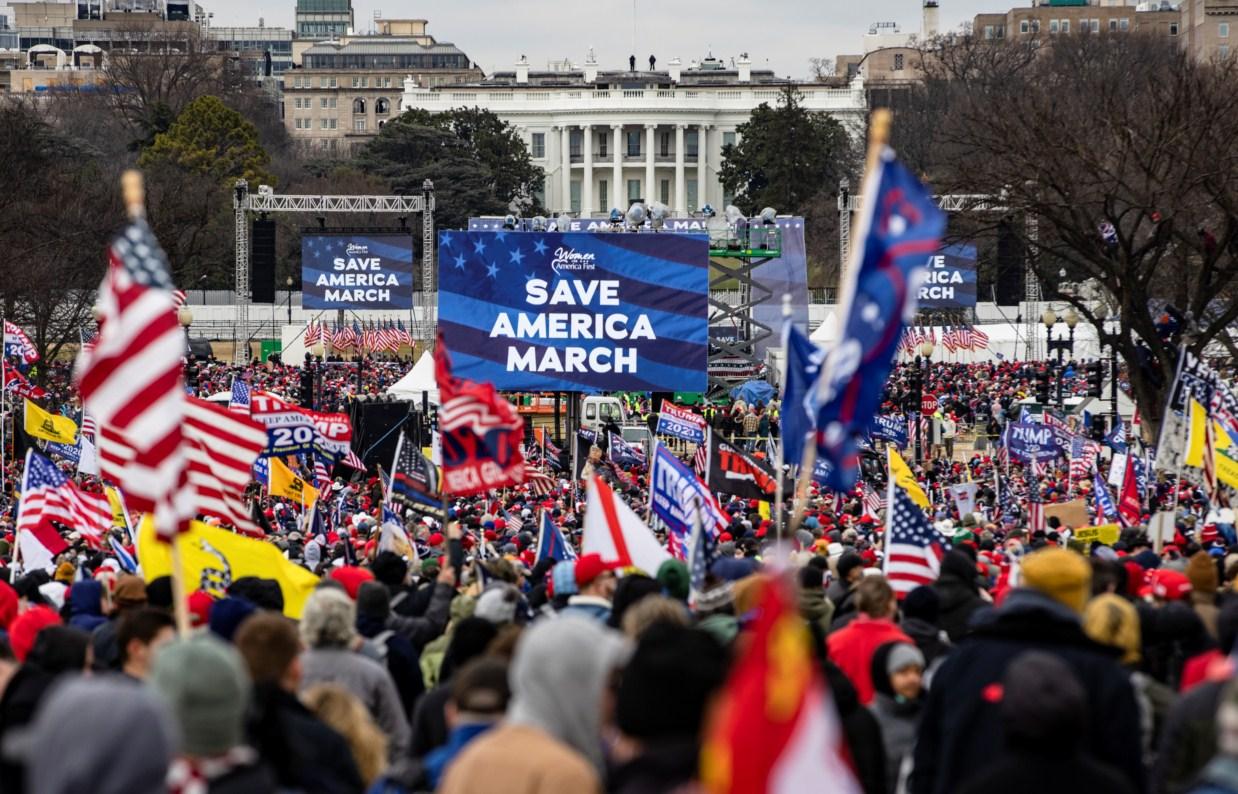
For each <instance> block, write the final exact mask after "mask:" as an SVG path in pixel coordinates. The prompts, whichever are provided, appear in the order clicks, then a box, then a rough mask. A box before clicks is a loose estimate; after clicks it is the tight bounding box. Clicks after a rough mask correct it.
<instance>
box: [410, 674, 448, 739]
mask: <svg viewBox="0 0 1238 794" xmlns="http://www.w3.org/2000/svg"><path fill="white" fill-rule="evenodd" d="M449 700H451V683H450V682H447V683H445V684H439V685H438V686H436V687H434V688H433V689H431V690H430V691H429V692H427V693H425V695H423V696H422V697H421V700H418V701H417V708H416V709H415V710H414V711H413V719H412V734H413V738H412V745H411V750H410V752H411V753H412V756H413V758H421V757H422V756H424V755H426V754H427V753H429V752H430V751H431V750H433V749H434V748H436V747H439V746H441V745H443V744H444V743H446V741H447V737H448V735H449V732H448V730H447V716H446V714H445V713H444V709H445V708H446V707H447V701H449Z"/></svg>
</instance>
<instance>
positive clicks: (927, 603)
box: [903, 584, 941, 625]
mask: <svg viewBox="0 0 1238 794" xmlns="http://www.w3.org/2000/svg"><path fill="white" fill-rule="evenodd" d="M940 611H941V597H940V596H939V595H937V591H936V590H934V589H933V588H932V587H930V586H928V585H926V584H922V585H920V586H919V587H917V588H915V589H913V590H912V591H911V592H909V593H908V594H907V595H906V597H904V598H903V616H904V617H906V618H916V619H919V620H923V621H924V622H925V623H932V624H933V625H936V624H937V615H938V613H939V612H940Z"/></svg>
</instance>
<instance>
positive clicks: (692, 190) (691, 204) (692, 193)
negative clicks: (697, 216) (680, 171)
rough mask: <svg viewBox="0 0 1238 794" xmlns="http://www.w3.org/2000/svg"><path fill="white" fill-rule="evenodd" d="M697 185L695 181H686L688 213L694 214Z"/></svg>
mask: <svg viewBox="0 0 1238 794" xmlns="http://www.w3.org/2000/svg"><path fill="white" fill-rule="evenodd" d="M696 188H697V183H696V180H695V179H690V180H688V212H696V210H697V207H698V206H700V205H698V204H697V194H696Z"/></svg>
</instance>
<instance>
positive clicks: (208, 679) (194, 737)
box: [151, 633, 250, 758]
mask: <svg viewBox="0 0 1238 794" xmlns="http://www.w3.org/2000/svg"><path fill="white" fill-rule="evenodd" d="M151 684H152V685H153V686H154V687H155V691H157V692H158V693H159V694H160V695H161V696H162V697H163V699H164V701H166V702H167V704H168V707H169V708H170V709H171V711H172V715H173V717H175V719H176V722H177V724H178V725H179V726H180V729H181V748H180V750H181V752H182V753H184V754H185V755H191V756H198V757H206V758H209V757H212V756H217V755H222V754H223V753H226V752H227V751H228V750H231V749H232V748H233V747H236V746H237V745H239V744H241V743H242V742H243V741H244V724H245V709H246V707H247V706H248V704H249V690H250V685H249V675H248V673H247V672H246V671H245V665H244V662H242V661H241V657H240V655H239V654H238V653H237V652H236V651H235V650H233V648H232V646H230V645H227V644H225V643H224V642H222V641H221V640H219V639H217V638H216V637H215V636H214V635H212V634H209V633H208V634H198V635H196V636H193V637H190V638H189V639H186V640H180V639H178V640H174V641H173V642H172V643H170V644H169V645H167V646H166V647H164V648H163V649H162V650H161V651H160V652H159V653H158V655H157V656H156V657H155V664H154V667H153V668H152V669H151Z"/></svg>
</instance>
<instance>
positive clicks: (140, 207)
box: [120, 168, 146, 220]
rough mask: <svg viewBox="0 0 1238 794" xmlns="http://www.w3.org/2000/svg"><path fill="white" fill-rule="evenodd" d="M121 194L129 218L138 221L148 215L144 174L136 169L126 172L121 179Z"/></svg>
mask: <svg viewBox="0 0 1238 794" xmlns="http://www.w3.org/2000/svg"><path fill="white" fill-rule="evenodd" d="M120 188H121V194H122V195H123V196H124V200H125V211H126V212H128V213H129V217H130V218H131V219H133V220H137V219H138V218H140V217H142V216H143V215H145V214H146V185H145V184H144V183H143V181H142V172H141V171H138V170H137V169H135V168H130V169H129V170H127V171H125V173H124V174H122V175H121V177H120Z"/></svg>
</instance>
